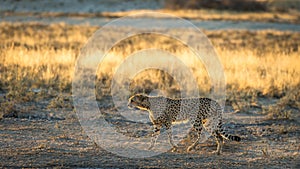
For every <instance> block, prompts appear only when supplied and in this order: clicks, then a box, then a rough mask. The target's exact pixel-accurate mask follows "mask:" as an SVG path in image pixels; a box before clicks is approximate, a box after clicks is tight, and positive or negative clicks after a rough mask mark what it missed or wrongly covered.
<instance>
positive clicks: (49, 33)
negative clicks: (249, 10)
mask: <svg viewBox="0 0 300 169" xmlns="http://www.w3.org/2000/svg"><path fill="white" fill-rule="evenodd" d="M97 29H98V28H97V27H89V26H70V25H64V24H53V25H50V26H46V25H41V24H34V23H28V24H21V23H20V24H9V23H1V24H0V36H1V37H0V39H1V49H0V50H1V53H0V60H1V66H0V69H1V70H0V71H1V74H0V79H1V83H0V87H1V89H2V90H5V91H7V92H8V93H9V92H11V93H16V91H22V92H23V93H24V94H25V95H26V92H27V91H28V90H30V89H33V88H34V89H36V88H43V89H47V90H48V89H51V90H57V91H68V92H70V89H71V82H72V78H73V73H74V66H75V62H76V57H77V55H78V53H79V49H80V48H81V47H82V46H83V45H84V43H85V42H86V41H87V39H88V38H89V37H90V36H91V35H92V33H93V32H94V31H96V30H97ZM205 33H206V34H207V35H208V37H209V39H210V40H211V41H212V43H213V44H214V46H215V48H216V50H217V52H218V54H219V56H220V60H221V63H222V64H223V66H224V71H225V76H226V85H227V91H228V92H229V93H231V92H248V91H250V90H251V91H255V92H254V93H255V94H260V95H269V96H279V97H281V96H284V95H285V94H286V93H288V92H289V91H292V90H294V89H295V87H297V86H299V84H300V78H299V77H300V67H299V64H298V63H300V52H299V45H300V38H299V37H300V36H299V33H295V32H279V31H257V32H249V31H206V32H205ZM150 40H151V44H152V47H157V48H160V49H164V50H167V51H170V52H171V53H174V54H176V55H180V57H181V58H182V59H183V60H186V61H187V65H189V66H190V67H191V68H192V70H193V73H194V76H195V77H196V79H197V82H198V84H199V88H200V89H201V91H202V92H203V93H207V92H209V90H210V87H211V86H210V82H209V76H208V75H207V73H206V71H205V70H204V67H203V66H201V63H199V62H194V61H191V60H190V58H191V53H189V52H188V51H186V50H185V47H184V46H182V45H181V44H180V43H178V44H177V43H174V42H173V41H171V40H170V39H168V38H166V37H165V38H161V37H160V38H155V37H151V36H150V37H142V38H141V37H133V38H131V39H127V40H125V41H123V42H122V43H120V44H118V45H117V46H116V47H114V48H113V49H112V50H111V52H110V54H109V56H108V59H107V61H108V62H107V64H105V63H106V62H104V65H102V66H101V71H99V72H98V78H99V79H98V80H99V83H101V84H99V85H100V86H102V87H103V86H105V91H100V92H99V94H100V95H107V94H108V92H109V87H110V80H111V77H112V75H113V69H112V67H114V66H115V65H118V63H120V62H121V61H122V59H123V58H124V57H126V56H127V55H128V54H130V53H133V52H135V51H137V50H139V49H141V48H143V47H146V46H147V45H148V44H149V43H148V42H149V41H150ZM128 41H131V42H132V43H128ZM130 44H135V46H134V47H132V45H131V46H130ZM148 47H149V46H148ZM174 71H175V70H174ZM143 73H145V74H148V76H142V75H140V76H137V77H136V78H135V79H134V82H133V83H132V86H131V87H132V92H139V91H146V92H149V91H151V90H153V89H155V88H160V89H162V90H166V91H167V93H168V92H169V94H170V95H172V92H174V91H176V90H178V84H177V82H176V81H174V80H172V77H170V76H169V75H167V74H166V73H163V72H159V71H158V72H157V71H153V70H152V73H151V72H143ZM22 92H21V93H22ZM16 95H17V94H12V96H16ZM17 96H18V95H17Z"/></svg>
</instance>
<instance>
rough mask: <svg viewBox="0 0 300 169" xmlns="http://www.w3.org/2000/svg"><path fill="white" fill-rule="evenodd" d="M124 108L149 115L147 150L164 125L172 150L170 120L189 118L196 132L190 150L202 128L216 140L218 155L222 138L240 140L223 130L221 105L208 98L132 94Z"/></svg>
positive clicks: (179, 120) (177, 120)
mask: <svg viewBox="0 0 300 169" xmlns="http://www.w3.org/2000/svg"><path fill="white" fill-rule="evenodd" d="M127 106H128V108H130V109H138V110H144V111H148V113H149V119H150V121H151V122H152V124H153V134H152V138H151V144H150V147H149V148H148V149H149V150H151V149H152V148H153V147H154V144H155V143H156V140H157V138H158V135H159V134H160V130H161V128H162V127H165V129H166V132H167V135H168V141H169V144H170V145H171V146H172V149H173V150H176V149H177V145H175V144H174V142H173V137H172V124H174V123H176V122H182V121H186V120H188V121H190V123H191V124H192V129H194V130H195V131H196V132H197V139H196V141H195V142H194V143H192V145H190V146H189V147H188V148H187V151H188V152H189V151H191V150H192V149H193V148H194V147H195V146H196V145H197V144H198V142H199V141H200V139H201V137H203V135H201V133H202V134H203V132H201V131H202V129H205V130H206V131H207V132H208V133H210V134H211V135H212V136H214V137H215V139H216V142H217V150H216V151H215V153H216V154H218V155H220V154H221V151H222V146H223V141H224V139H228V140H233V141H240V140H241V138H240V137H239V136H233V135H230V134H227V133H226V132H225V130H224V128H223V127H222V108H221V106H220V105H219V104H218V103H217V102H216V101H214V100H212V99H210V98H182V99H171V98H167V97H163V96H148V95H146V94H135V95H133V96H131V97H130V98H129V99H128V105H127Z"/></svg>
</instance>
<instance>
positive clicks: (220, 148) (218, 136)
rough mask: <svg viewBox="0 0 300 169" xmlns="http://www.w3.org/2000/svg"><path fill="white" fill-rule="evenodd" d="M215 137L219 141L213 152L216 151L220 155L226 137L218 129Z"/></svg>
mask: <svg viewBox="0 0 300 169" xmlns="http://www.w3.org/2000/svg"><path fill="white" fill-rule="evenodd" d="M214 137H215V139H216V142H217V150H216V151H214V152H213V153H215V154H217V155H220V154H221V151H222V147H223V142H224V139H223V137H222V135H221V134H220V133H219V132H218V131H216V132H215V133H214Z"/></svg>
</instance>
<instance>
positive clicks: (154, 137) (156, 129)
mask: <svg viewBox="0 0 300 169" xmlns="http://www.w3.org/2000/svg"><path fill="white" fill-rule="evenodd" d="M160 128H161V127H158V126H155V125H154V130H153V134H152V136H151V143H150V146H149V147H148V150H151V149H152V148H153V147H154V145H155V143H156V141H157V139H158V136H159V134H160Z"/></svg>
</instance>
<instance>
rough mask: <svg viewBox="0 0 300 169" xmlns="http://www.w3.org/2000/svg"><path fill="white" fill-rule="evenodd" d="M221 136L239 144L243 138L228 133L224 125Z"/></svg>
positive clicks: (221, 128) (221, 127)
mask: <svg viewBox="0 0 300 169" xmlns="http://www.w3.org/2000/svg"><path fill="white" fill-rule="evenodd" d="M220 134H221V136H222V137H223V138H225V139H228V140H232V141H237V142H239V141H241V137H239V136H235V135H231V134H228V133H226V130H225V129H224V127H223V126H222V124H221V125H220Z"/></svg>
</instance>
